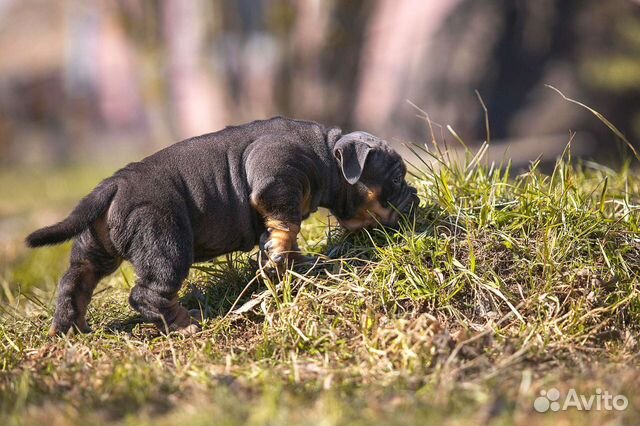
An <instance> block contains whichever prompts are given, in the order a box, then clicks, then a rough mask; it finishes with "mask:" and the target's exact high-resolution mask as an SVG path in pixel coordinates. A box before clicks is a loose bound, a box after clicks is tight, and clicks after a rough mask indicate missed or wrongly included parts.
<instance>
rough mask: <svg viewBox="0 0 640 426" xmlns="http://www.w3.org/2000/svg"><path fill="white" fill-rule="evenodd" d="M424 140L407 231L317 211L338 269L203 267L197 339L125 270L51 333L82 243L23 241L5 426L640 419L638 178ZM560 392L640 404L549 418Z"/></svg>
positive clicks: (8, 270)
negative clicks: (145, 313)
mask: <svg viewBox="0 0 640 426" xmlns="http://www.w3.org/2000/svg"><path fill="white" fill-rule="evenodd" d="M415 150H416V153H417V154H418V155H419V157H420V159H416V160H415V162H416V165H417V166H419V167H418V168H417V169H416V171H415V172H414V173H415V176H414V183H415V185H416V186H417V188H418V189H419V193H420V197H421V200H422V203H421V207H420V209H419V211H418V213H417V215H416V217H415V218H412V219H411V220H406V221H405V222H404V223H403V224H402V227H401V229H400V230H399V231H398V232H394V231H391V230H384V229H377V230H371V231H368V232H365V231H363V232H359V233H355V234H349V233H346V232H344V231H341V230H339V229H337V228H336V227H335V226H333V225H332V224H331V221H330V219H329V218H328V217H326V216H325V215H322V214H320V215H317V216H315V217H314V218H312V220H310V221H309V222H308V223H306V224H305V226H304V229H303V237H304V244H303V246H304V247H305V248H306V249H307V250H309V251H312V252H318V253H324V254H328V255H330V256H331V257H332V258H333V260H331V261H329V262H328V263H327V264H326V265H324V266H323V267H319V268H316V269H314V270H311V271H288V272H287V273H285V274H284V276H283V277H281V279H280V280H275V281H271V280H269V279H267V278H266V277H262V276H260V274H259V273H258V275H257V276H256V272H255V268H254V260H253V259H255V253H253V254H243V255H240V254H234V255H232V256H227V257H224V258H221V259H217V260H216V261H215V262H211V263H207V264H200V265H196V266H195V267H194V268H193V270H192V273H191V275H190V277H189V279H188V280H187V284H186V285H185V287H184V291H183V295H182V298H183V303H185V304H186V305H188V306H189V307H191V308H201V309H202V310H204V311H205V312H206V313H207V314H208V316H209V319H207V320H206V321H205V323H204V326H203V330H202V332H200V333H199V334H198V335H196V336H194V337H189V338H183V337H179V336H175V335H170V336H163V335H159V334H158V333H157V332H156V331H155V330H154V329H153V327H151V326H148V325H146V324H143V323H141V321H140V319H139V317H137V316H136V315H135V314H134V313H133V312H132V311H131V309H130V308H129V307H128V305H127V302H126V300H127V293H128V289H129V288H130V287H131V286H132V282H133V280H134V276H133V272H132V271H131V269H130V268H129V267H127V266H124V267H123V268H122V269H121V270H119V271H118V272H117V273H116V274H114V275H113V276H112V277H110V278H109V279H106V280H104V281H103V283H102V284H101V285H100V286H99V288H98V291H97V294H96V297H95V299H94V302H93V304H92V307H91V308H90V323H92V325H93V328H94V330H95V332H94V333H92V334H89V335H79V336H78V335H76V336H71V337H66V338H48V337H46V330H47V327H48V325H49V322H50V319H51V307H52V297H53V294H54V288H55V278H58V277H59V275H60V271H62V269H63V268H64V263H65V262H66V255H67V253H68V246H60V247H57V248H47V249H41V250H36V251H31V252H26V251H24V250H22V249H18V248H13V249H12V250H13V252H14V255H12V256H10V257H7V259H9V261H8V262H7V263H6V264H5V268H4V271H3V275H2V277H0V278H1V279H2V280H3V281H2V283H3V290H4V292H3V295H2V296H1V297H2V298H3V304H2V305H1V308H0V309H1V311H2V313H1V315H0V422H1V423H2V424H6V425H13V424H16V425H18V424H20V425H32V424H42V423H47V424H55V425H69V424H78V423H81V424H85V425H86V424H126V425H146V424H160V425H163V424H167V425H171V424H177V423H188V424H195V425H197V424H211V423H216V424H223V425H240V424H247V425H266V424H309V425H338V424H363V425H364V424H367V425H370V424H374V425H376V424H379V425H388V424H393V425H405V424H406V425H409V424H428V423H437V424H451V425H455V424H468V423H478V424H556V423H558V422H559V421H560V422H564V423H575V424H594V425H595V424H597V425H600V424H602V423H605V424H630V423H632V422H634V421H637V418H638V416H639V415H640V392H638V390H637V383H638V382H639V381H640V373H639V372H638V369H637V367H638V361H639V359H638V350H639V347H638V338H639V337H640V336H639V327H638V323H639V321H638V320H639V319H640V294H639V292H638V283H639V278H640V233H639V226H640V174H639V173H638V172H637V171H633V170H631V169H630V168H629V167H622V168H620V170H617V171H614V170H611V169H609V168H607V167H604V166H601V165H598V164H594V163H588V162H584V163H580V162H575V161H572V160H571V158H570V152H569V150H567V152H566V153H565V156H564V157H563V158H561V159H559V160H558V162H557V164H556V167H555V168H554V169H553V171H552V173H550V174H544V173H542V172H540V171H539V169H538V166H539V165H538V163H537V162H534V163H532V164H531V167H530V169H529V170H527V171H514V170H511V167H510V166H509V164H508V163H507V164H487V163H486V161H484V160H483V158H482V156H483V153H484V152H485V151H486V146H483V147H481V148H480V150H479V151H478V152H477V153H476V154H473V155H472V154H471V153H468V154H467V156H466V158H465V159H464V161H460V162H456V161H454V160H452V159H450V158H449V157H448V154H447V152H446V151H441V150H440V149H439V148H438V147H437V146H435V147H434V148H432V149H431V150H427V148H426V147H425V146H422V147H415ZM418 169H420V170H422V171H417V170H418ZM1 179H2V178H0V181H1ZM89 180H90V181H91V182H92V183H93V182H95V181H97V178H96V179H89ZM88 186H90V185H88ZM86 189H88V188H86ZM70 192H71V193H74V191H67V192H65V196H66V195H68V194H69V193H70ZM78 192H80V191H78ZM74 195H75V193H74ZM80 195H81V194H80ZM53 198H56V197H53ZM0 211H3V210H2V209H0ZM16 238H17V237H16ZM16 241H17V239H16ZM11 247H14V246H11ZM254 278H255V279H254ZM551 387H555V388H557V389H559V390H560V392H561V393H562V394H563V395H565V394H566V393H567V392H568V391H569V389H571V388H574V389H576V391H577V392H579V393H582V394H584V395H587V396H589V395H593V394H595V393H596V391H597V390H598V389H600V390H601V391H605V390H606V391H608V392H610V393H612V394H622V395H625V396H626V397H627V399H628V407H627V408H626V410H624V411H605V410H600V411H597V410H595V411H581V410H576V409H571V410H568V411H559V412H548V413H544V414H540V413H537V412H536V411H535V410H534V408H533V401H534V400H535V398H536V397H538V396H539V395H540V391H541V390H546V389H549V388H551Z"/></svg>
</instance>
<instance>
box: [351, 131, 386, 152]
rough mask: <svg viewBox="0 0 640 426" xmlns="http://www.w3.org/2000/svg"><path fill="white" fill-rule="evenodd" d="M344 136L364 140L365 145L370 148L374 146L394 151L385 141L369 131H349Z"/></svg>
mask: <svg viewBox="0 0 640 426" xmlns="http://www.w3.org/2000/svg"><path fill="white" fill-rule="evenodd" d="M346 136H348V137H352V138H354V139H358V140H360V141H362V142H365V143H366V144H367V145H369V146H370V147H371V148H374V149H380V150H383V151H388V152H395V151H394V150H393V148H391V146H390V145H389V144H388V143H387V141H385V140H384V139H380V138H379V137H377V136H374V135H372V134H371V133H367V132H363V131H357V132H352V133H349V134H348V135H346Z"/></svg>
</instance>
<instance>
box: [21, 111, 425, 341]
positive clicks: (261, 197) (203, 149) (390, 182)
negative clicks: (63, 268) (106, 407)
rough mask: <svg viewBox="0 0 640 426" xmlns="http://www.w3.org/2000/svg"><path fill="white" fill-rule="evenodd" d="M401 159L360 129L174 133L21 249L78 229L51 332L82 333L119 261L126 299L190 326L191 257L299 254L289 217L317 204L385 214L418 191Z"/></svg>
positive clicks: (357, 215)
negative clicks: (184, 291) (185, 298)
mask: <svg viewBox="0 0 640 426" xmlns="http://www.w3.org/2000/svg"><path fill="white" fill-rule="evenodd" d="M405 173H406V167H405V165H404V163H403V161H402V159H401V158H400V156H399V155H398V154H397V153H396V152H395V151H393V149H391V147H389V145H387V143H386V142H384V141H382V140H380V139H378V138H376V137H374V136H372V135H369V134H368V133H364V132H355V133H349V134H346V135H343V134H342V132H341V131H340V129H338V128H325V127H324V126H322V125H320V124H317V123H314V122H309V121H297V120H290V119H286V118H279V117H278V118H272V119H270V120H264V121H254V122H252V123H249V124H245V125H242V126H237V127H228V128H226V129H224V130H222V131H219V132H216V133H211V134H206V135H202V136H198V137H195V138H192V139H188V140H185V141H182V142H179V143H176V144H174V145H172V146H170V147H168V148H166V149H163V150H161V151H159V152H157V153H155V154H153V155H151V156H149V157H147V158H145V159H144V160H142V161H140V162H137V163H131V164H129V165H128V166H126V167H125V168H123V169H121V170H119V171H118V172H116V173H115V174H114V175H113V176H111V177H109V178H107V179H105V180H104V181H102V182H101V183H100V184H99V185H98V186H97V187H96V188H95V189H94V190H93V191H92V192H91V193H90V194H89V195H87V196H86V197H85V198H83V199H82V200H81V201H80V203H79V204H78V205H77V206H76V207H75V209H74V210H73V211H72V212H71V214H70V215H69V216H68V217H67V218H66V219H64V220H63V221H62V222H60V223H58V224H56V225H52V226H48V227H46V228H43V229H40V230H38V231H35V232H34V233H32V234H31V235H29V236H28V237H27V244H28V245H29V246H31V247H37V246H42V245H46V244H56V243H60V242H62V241H65V240H68V239H70V238H72V237H75V236H77V238H76V241H75V243H74V245H73V249H72V252H71V265H70V267H69V270H68V271H67V272H66V273H65V274H64V276H63V277H62V280H61V281H60V285H59V288H58V299H57V306H56V311H55V315H54V320H53V325H52V327H51V333H52V334H56V333H65V332H67V331H68V330H69V329H70V328H71V327H75V328H77V329H78V330H80V331H82V332H87V331H90V328H89V326H88V324H87V321H86V313H87V306H88V304H89V301H90V300H91V296H92V293H93V291H94V289H95V287H96V285H97V283H98V281H99V280H100V279H101V278H103V277H105V276H106V275H108V274H110V273H112V272H114V271H115V270H116V268H117V267H118V265H120V263H121V262H122V260H128V261H130V262H131V263H132V264H133V266H134V268H135V270H136V273H137V277H138V278H137V281H136V285H135V287H133V289H132V290H131V294H130V296H129V303H130V304H131V306H132V307H133V308H134V309H136V310H137V311H139V312H140V313H141V314H142V315H143V316H144V317H145V318H146V319H148V320H149V321H152V322H154V323H155V324H156V325H157V326H158V327H159V328H161V329H164V328H165V325H166V327H168V329H169V330H183V331H187V332H189V331H194V329H197V327H196V328H194V327H195V324H194V320H192V319H191V317H190V315H189V313H188V311H187V310H186V309H185V308H184V307H183V306H181V305H180V304H179V302H178V300H177V297H176V294H177V293H178V290H179V289H180V286H181V285H182V281H183V280H184V279H185V277H186V276H187V273H188V272H189V267H190V266H191V264H192V263H193V262H198V261H204V260H207V259H211V258H213V257H215V256H219V255H221V254H224V253H229V252H231V251H235V250H243V251H248V250H250V249H252V248H253V247H254V246H255V245H256V244H258V243H259V242H260V241H262V243H261V246H262V248H263V249H264V251H265V252H266V254H267V255H268V257H269V258H270V259H271V261H272V262H273V263H274V264H283V263H284V262H285V261H286V260H287V259H295V258H296V257H297V256H301V255H300V254H299V250H298V246H297V244H296V236H297V235H298V232H299V231H300V223H301V222H302V221H303V220H304V219H305V218H307V217H308V216H309V214H310V213H311V212H313V211H315V210H316V209H317V208H318V207H326V208H328V209H329V210H330V211H331V212H332V213H333V214H334V215H335V216H336V217H337V218H338V220H339V222H340V224H341V225H342V226H344V227H346V228H348V229H350V230H355V229H358V228H362V227H366V226H369V225H373V224H376V223H378V222H380V223H382V224H388V225H390V224H394V223H395V222H396V221H397V220H398V212H404V211H407V210H408V209H409V208H410V207H411V205H412V204H414V203H415V202H416V201H417V197H416V191H415V189H413V188H411V187H410V186H408V185H407V183H406V182H405Z"/></svg>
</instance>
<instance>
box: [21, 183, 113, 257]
mask: <svg viewBox="0 0 640 426" xmlns="http://www.w3.org/2000/svg"><path fill="white" fill-rule="evenodd" d="M117 189H118V186H117V184H116V182H114V181H113V180H111V179H106V180H104V181H102V182H101V183H100V184H99V185H98V186H97V187H96V188H95V189H94V190H93V191H91V193H90V194H89V195H87V196H86V197H84V198H83V199H82V200H80V202H79V203H78V205H77V206H76V207H75V208H74V209H73V211H72V212H71V214H70V215H69V216H68V217H67V218H66V219H64V220H63V221H62V222H59V223H56V224H55V225H51V226H47V227H45V228H42V229H38V230H37V231H35V232H33V233H31V234H29V235H28V236H27V238H26V243H27V246H29V247H40V246H44V245H48V244H59V243H61V242H63V241H66V240H68V239H70V238H72V237H75V236H76V235H78V234H80V233H81V232H82V231H84V230H85V229H87V228H88V227H89V225H90V224H91V223H92V222H94V221H95V220H96V219H98V218H99V217H100V215H102V213H104V211H105V210H106V209H107V208H108V207H109V204H111V199H112V198H113V196H114V194H115V193H116V190H117Z"/></svg>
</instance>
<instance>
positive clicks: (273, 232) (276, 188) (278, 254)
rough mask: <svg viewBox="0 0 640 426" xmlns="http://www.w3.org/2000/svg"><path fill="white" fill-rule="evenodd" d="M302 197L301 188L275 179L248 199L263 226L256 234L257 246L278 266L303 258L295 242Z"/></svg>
mask: <svg viewBox="0 0 640 426" xmlns="http://www.w3.org/2000/svg"><path fill="white" fill-rule="evenodd" d="M302 200H303V196H302V191H301V190H300V191H298V190H296V189H294V188H288V187H287V185H277V184H276V183H273V184H272V185H270V186H268V187H266V188H263V189H262V190H261V191H259V192H257V193H255V194H252V196H251V203H252V205H253V207H254V208H255V209H256V210H257V211H258V213H259V214H260V215H261V216H262V218H263V220H264V225H265V227H266V228H267V231H266V232H265V233H264V234H263V235H262V236H261V237H260V249H261V250H263V251H264V253H265V254H266V255H267V257H268V258H269V261H270V263H271V264H272V265H271V266H282V265H284V264H285V263H286V262H287V260H291V261H294V262H300V261H301V260H302V259H303V258H304V256H302V255H301V254H300V249H299V248H298V243H297V237H298V233H300V224H301V222H302V212H301V209H300V206H301V203H302Z"/></svg>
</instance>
